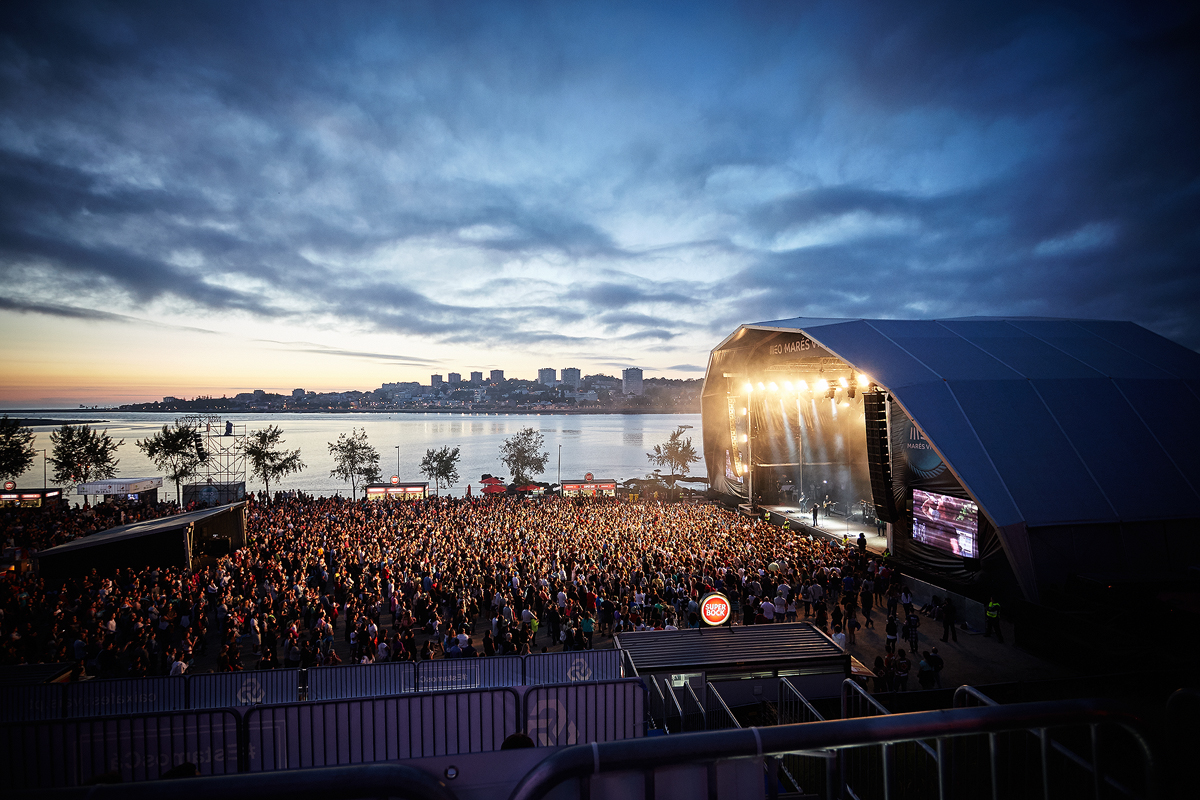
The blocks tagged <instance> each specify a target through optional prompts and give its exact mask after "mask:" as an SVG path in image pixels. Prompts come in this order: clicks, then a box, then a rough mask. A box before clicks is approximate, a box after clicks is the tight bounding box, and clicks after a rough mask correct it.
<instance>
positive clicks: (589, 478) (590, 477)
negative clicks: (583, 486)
mask: <svg viewBox="0 0 1200 800" xmlns="http://www.w3.org/2000/svg"><path fill="white" fill-rule="evenodd" d="M583 479H584V480H585V481H588V482H589V483H590V482H591V481H592V480H593V478H592V473H590V472H589V473H588V474H587V475H584V476H583Z"/></svg>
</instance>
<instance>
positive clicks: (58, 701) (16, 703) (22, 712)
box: [0, 683, 66, 722]
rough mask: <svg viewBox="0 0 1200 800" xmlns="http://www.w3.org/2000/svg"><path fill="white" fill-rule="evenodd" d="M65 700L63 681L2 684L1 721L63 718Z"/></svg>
mask: <svg viewBox="0 0 1200 800" xmlns="http://www.w3.org/2000/svg"><path fill="white" fill-rule="evenodd" d="M65 700H66V697H65V690H64V689H63V684H61V683H45V684H35V685H33V686H0V722H26V721H35V720H41V719H62V717H63V703H64V702H65Z"/></svg>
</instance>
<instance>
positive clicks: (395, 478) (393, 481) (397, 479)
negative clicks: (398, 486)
mask: <svg viewBox="0 0 1200 800" xmlns="http://www.w3.org/2000/svg"><path fill="white" fill-rule="evenodd" d="M399 482H400V476H399V475H393V476H392V483H399Z"/></svg>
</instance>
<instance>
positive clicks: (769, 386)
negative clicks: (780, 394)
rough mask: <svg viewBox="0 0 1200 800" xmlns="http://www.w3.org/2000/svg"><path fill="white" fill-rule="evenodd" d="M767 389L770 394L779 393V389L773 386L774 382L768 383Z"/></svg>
mask: <svg viewBox="0 0 1200 800" xmlns="http://www.w3.org/2000/svg"><path fill="white" fill-rule="evenodd" d="M767 388H768V389H770V390H771V391H772V392H776V391H779V387H778V386H776V385H775V381H771V382H770V383H768V384H767Z"/></svg>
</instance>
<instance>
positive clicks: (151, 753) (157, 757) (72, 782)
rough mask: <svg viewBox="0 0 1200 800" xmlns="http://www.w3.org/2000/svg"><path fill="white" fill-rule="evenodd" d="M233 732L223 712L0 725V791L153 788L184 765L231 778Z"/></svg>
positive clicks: (234, 725) (230, 717)
mask: <svg viewBox="0 0 1200 800" xmlns="http://www.w3.org/2000/svg"><path fill="white" fill-rule="evenodd" d="M238 726H239V723H238V717H237V714H235V713H234V712H232V711H229V710H227V709H221V710H214V711H181V712H173V713H166V714H137V715H133V716H126V717H107V718H101V719H80V720H53V721H43V722H25V723H16V724H11V725H0V786H3V787H5V788H6V789H8V790H13V789H22V788H47V787H53V786H79V785H82V784H84V783H86V782H88V781H90V780H92V779H93V778H95V777H97V776H100V775H105V774H111V775H113V776H115V777H119V779H120V780H121V781H122V782H130V781H144V780H157V779H158V778H159V777H160V776H161V774H162V773H163V772H165V771H166V770H168V769H170V768H172V767H175V766H178V765H179V764H182V763H183V762H185V761H190V762H191V763H193V764H195V765H196V766H197V767H198V768H199V770H200V774H201V775H224V774H227V773H233V772H238V767H239V764H238V754H239V752H240V748H239V741H240V740H239V727H238Z"/></svg>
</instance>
